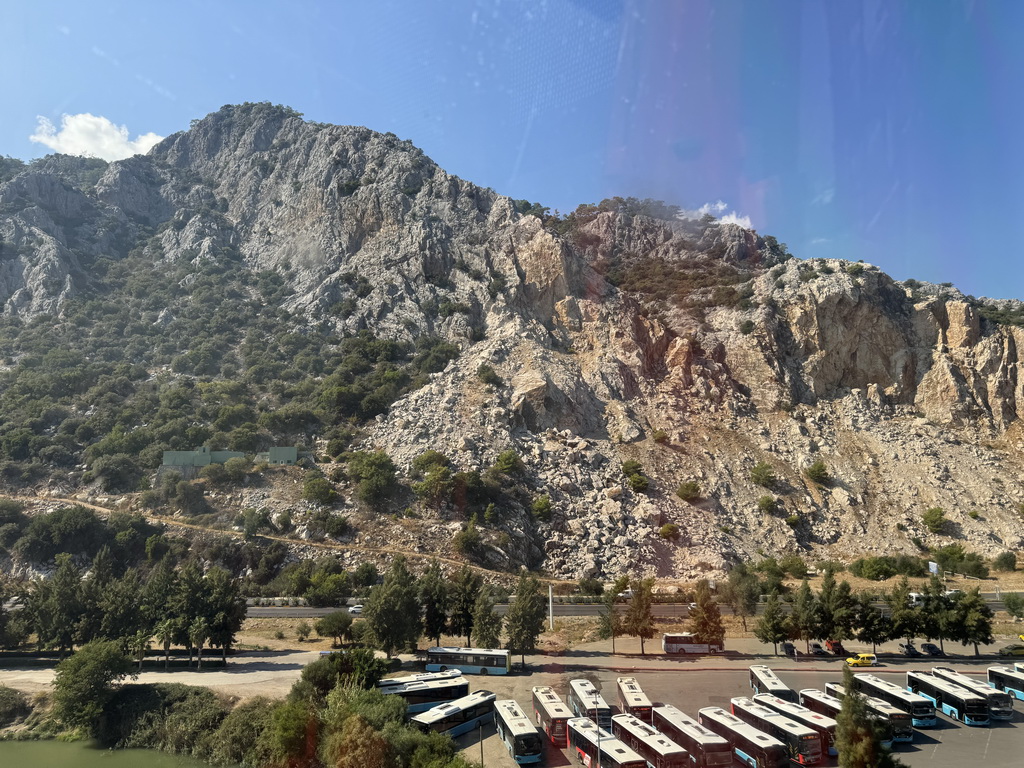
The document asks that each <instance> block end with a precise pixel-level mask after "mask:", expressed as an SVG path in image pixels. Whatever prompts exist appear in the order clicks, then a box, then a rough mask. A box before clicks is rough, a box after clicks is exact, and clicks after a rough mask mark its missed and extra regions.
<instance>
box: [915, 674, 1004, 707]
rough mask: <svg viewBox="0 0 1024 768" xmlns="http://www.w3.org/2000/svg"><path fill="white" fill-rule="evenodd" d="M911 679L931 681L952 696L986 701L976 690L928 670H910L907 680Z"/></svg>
mask: <svg viewBox="0 0 1024 768" xmlns="http://www.w3.org/2000/svg"><path fill="white" fill-rule="evenodd" d="M910 680H921V681H922V682H926V683H930V684H931V685H933V686H935V687H936V688H938V689H939V690H940V691H942V692H943V693H948V694H950V695H951V696H956V697H958V698H961V699H965V700H966V699H976V700H977V701H979V702H984V701H985V700H984V698H982V697H981V696H979V695H978V693H977V692H976V691H972V690H970V689H969V688H964V687H963V686H962V685H957V684H956V683H951V682H950V681H949V680H943V679H942V678H941V677H936V676H935V675H931V674H929V673H927V672H915V671H913V670H908V672H907V682H909V681H910Z"/></svg>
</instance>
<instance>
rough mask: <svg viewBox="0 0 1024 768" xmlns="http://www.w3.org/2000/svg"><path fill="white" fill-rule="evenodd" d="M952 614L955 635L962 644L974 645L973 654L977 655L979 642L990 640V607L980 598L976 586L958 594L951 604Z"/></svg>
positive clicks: (989, 641) (978, 653)
mask: <svg viewBox="0 0 1024 768" xmlns="http://www.w3.org/2000/svg"><path fill="white" fill-rule="evenodd" d="M953 616H954V622H955V626H956V627H957V637H956V638H955V639H957V640H959V641H960V642H961V643H962V644H963V645H967V644H968V643H971V644H973V645H974V655H975V656H979V655H980V652H979V650H978V644H979V643H991V642H992V609H991V608H989V607H988V605H987V604H986V603H985V601H984V600H983V599H982V598H981V595H980V593H979V592H978V588H977V587H975V588H974V589H972V590H971V591H970V592H967V593H966V594H963V595H961V596H960V599H959V600H957V601H956V602H955V603H954V604H953Z"/></svg>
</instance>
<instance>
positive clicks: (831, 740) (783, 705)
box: [754, 693, 839, 755]
mask: <svg viewBox="0 0 1024 768" xmlns="http://www.w3.org/2000/svg"><path fill="white" fill-rule="evenodd" d="M754 701H755V702H756V703H758V704H762V705H764V706H766V707H768V708H769V709H774V710H775V711H776V712H778V713H779V714H780V715H785V716H786V717H788V718H790V719H792V720H796V721H797V722H798V723H800V724H802V725H806V726H807V727H808V728H810V729H811V730H813V731H814V732H815V733H817V734H818V736H819V737H820V738H821V745H822V747H824V748H825V749H827V750H828V753H829V754H830V755H838V754H839V752H838V750H837V749H836V721H835V720H834V719H833V718H831V717H829V716H828V715H823V714H821V713H820V712H815V711H814V710H812V709H808V708H807V707H804V706H802V705H800V704H794V703H793V702H791V701H784V700H783V699H780V698H779V697H778V696H772V695H771V694H767V693H757V694H754Z"/></svg>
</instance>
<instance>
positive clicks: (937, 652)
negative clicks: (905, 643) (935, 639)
mask: <svg viewBox="0 0 1024 768" xmlns="http://www.w3.org/2000/svg"><path fill="white" fill-rule="evenodd" d="M921 650H922V651H924V652H925V653H927V654H928V655H929V656H945V655H946V653H945V652H944V651H943V650H942V649H941V648H939V646H937V645H936V644H935V643H921Z"/></svg>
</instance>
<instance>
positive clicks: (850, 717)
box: [836, 667, 906, 768]
mask: <svg viewBox="0 0 1024 768" xmlns="http://www.w3.org/2000/svg"><path fill="white" fill-rule="evenodd" d="M843 686H844V687H845V688H846V695H845V696H843V708H842V709H841V710H840V711H839V714H838V715H837V716H836V749H837V751H838V752H839V766H840V768H906V766H905V764H904V763H903V762H901V761H900V760H897V759H896V758H894V757H893V756H892V754H891V753H890V752H889V751H888V750H887V749H885V748H884V747H883V746H882V739H881V735H880V733H879V731H878V727H877V725H876V724H875V721H874V720H872V719H871V716H870V715H869V714H868V708H867V704H865V702H864V697H863V696H862V695H861V694H860V693H859V692H857V691H856V690H855V689H854V687H853V672H852V671H850V668H849V667H845V668H844V669H843Z"/></svg>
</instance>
